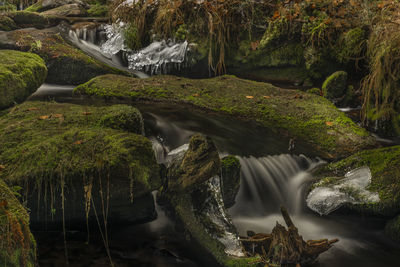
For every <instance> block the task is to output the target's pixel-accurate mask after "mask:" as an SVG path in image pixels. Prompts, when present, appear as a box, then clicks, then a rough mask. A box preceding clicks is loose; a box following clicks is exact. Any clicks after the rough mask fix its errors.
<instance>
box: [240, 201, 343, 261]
mask: <svg viewBox="0 0 400 267" xmlns="http://www.w3.org/2000/svg"><path fill="white" fill-rule="evenodd" d="M281 213H282V216H283V219H284V220H285V223H286V225H287V229H286V228H285V227H284V226H282V225H280V224H279V223H278V222H277V223H276V226H275V227H274V229H273V230H272V233H271V234H261V233H260V234H255V233H254V232H251V231H249V232H248V233H247V235H248V236H247V237H241V239H240V240H241V241H242V244H243V247H244V248H245V250H246V252H247V253H248V255H249V256H254V255H257V254H258V255H260V256H261V259H260V260H259V262H262V263H264V264H266V266H276V265H277V266H296V267H299V266H301V265H302V264H305V263H309V262H312V261H315V259H316V258H317V257H318V256H319V254H321V253H323V252H325V251H327V250H328V249H330V248H331V247H332V245H333V244H334V243H336V242H338V241H339V240H338V239H333V240H328V239H321V240H308V241H307V242H306V241H304V240H303V238H302V236H301V235H299V233H298V229H297V228H296V226H295V225H294V223H293V221H292V219H291V218H290V216H289V213H288V212H287V210H286V208H285V207H281Z"/></svg>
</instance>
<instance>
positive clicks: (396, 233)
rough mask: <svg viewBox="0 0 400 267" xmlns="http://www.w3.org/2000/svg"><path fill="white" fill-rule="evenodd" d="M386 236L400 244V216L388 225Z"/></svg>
mask: <svg viewBox="0 0 400 267" xmlns="http://www.w3.org/2000/svg"><path fill="white" fill-rule="evenodd" d="M385 234H386V235H387V236H389V237H390V238H391V239H393V240H395V241H397V242H400V215H398V216H397V217H396V218H394V219H392V220H390V221H389V222H388V223H387V224H386V226H385Z"/></svg>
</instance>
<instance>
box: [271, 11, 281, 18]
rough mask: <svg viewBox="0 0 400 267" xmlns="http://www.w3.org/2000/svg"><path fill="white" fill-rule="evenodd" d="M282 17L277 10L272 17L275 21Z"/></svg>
mask: <svg viewBox="0 0 400 267" xmlns="http://www.w3.org/2000/svg"><path fill="white" fill-rule="evenodd" d="M280 17H281V14H280V13H279V11H278V10H276V11H275V12H274V15H273V16H272V18H273V19H278V18H280Z"/></svg>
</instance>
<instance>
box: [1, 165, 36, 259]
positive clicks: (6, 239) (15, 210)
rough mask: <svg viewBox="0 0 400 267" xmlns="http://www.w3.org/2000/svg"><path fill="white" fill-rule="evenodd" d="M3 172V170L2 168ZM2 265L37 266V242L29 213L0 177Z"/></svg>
mask: <svg viewBox="0 0 400 267" xmlns="http://www.w3.org/2000/svg"><path fill="white" fill-rule="evenodd" d="M0 172H1V170H0ZM0 265H1V266H37V259H36V242H35V239H34V237H33V235H32V233H31V231H30V229H29V215H28V212H27V211H26V209H25V208H24V207H23V206H22V205H21V203H20V202H19V201H18V199H17V198H16V197H15V192H13V191H12V190H11V189H10V188H9V187H8V186H7V185H6V184H5V183H4V181H3V180H2V179H0Z"/></svg>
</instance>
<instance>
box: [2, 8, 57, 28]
mask: <svg viewBox="0 0 400 267" xmlns="http://www.w3.org/2000/svg"><path fill="white" fill-rule="evenodd" d="M6 15H7V16H8V17H10V18H11V19H12V20H13V21H14V22H15V24H16V25H18V27H19V28H29V27H35V28H38V29H42V28H45V27H47V26H49V24H50V22H51V19H49V18H47V17H46V16H43V15H41V14H39V13H36V12H29V11H14V12H9V13H7V14H6Z"/></svg>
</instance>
